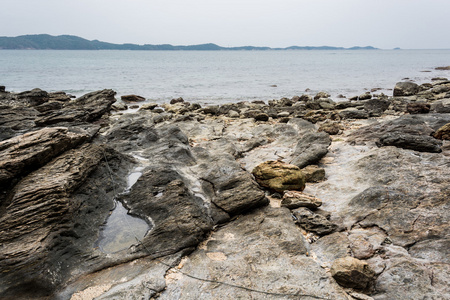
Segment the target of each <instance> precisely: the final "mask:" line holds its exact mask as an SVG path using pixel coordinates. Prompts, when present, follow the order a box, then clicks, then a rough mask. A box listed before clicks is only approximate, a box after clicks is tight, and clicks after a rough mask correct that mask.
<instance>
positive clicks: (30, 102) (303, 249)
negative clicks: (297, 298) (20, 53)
mask: <svg viewBox="0 0 450 300" xmlns="http://www.w3.org/2000/svg"><path fill="white" fill-rule="evenodd" d="M393 94H394V96H387V95H384V94H382V93H377V91H373V92H369V93H363V94H361V95H359V96H357V97H356V98H355V99H341V100H342V101H339V102H337V101H333V100H332V99H330V98H329V96H330V95H329V94H327V93H326V92H319V93H316V94H315V95H308V94H304V95H301V96H296V97H293V98H282V99H278V100H270V101H268V102H264V101H253V102H246V101H244V102H238V103H227V104H220V105H200V104H198V103H193V102H192V103H189V102H187V101H184V100H183V99H182V98H176V99H173V100H172V101H170V103H163V104H161V103H151V101H149V100H147V99H145V98H143V97H140V96H138V95H128V97H123V95H122V97H121V98H122V100H120V101H117V99H116V98H115V96H116V93H115V91H113V90H102V91H97V92H92V93H89V94H86V95H84V96H81V97H78V98H72V97H70V95H68V94H66V93H64V92H60V93H47V92H45V91H42V90H40V89H34V90H31V91H25V92H21V93H17V94H16V93H9V92H6V91H5V88H4V87H0V106H1V110H0V120H1V122H0V132H1V135H0V138H1V139H0V153H1V160H0V166H1V172H0V175H1V176H0V182H1V186H2V190H1V193H0V197H1V198H0V203H1V206H0V220H1V222H0V224H1V225H0V232H1V233H2V234H1V235H0V239H1V240H0V244H2V245H5V247H2V248H0V257H1V258H2V260H1V262H0V268H1V270H2V272H1V273H0V274H1V275H0V279H1V280H0V282H1V283H0V295H4V297H5V298H6V299H8V297H9V298H11V299H13V298H14V297H16V298H17V297H34V298H35V299H50V298H61V299H73V300H76V299H93V298H94V297H97V298H96V299H110V298H114V297H116V298H125V297H132V296H136V295H138V296H145V297H147V298H152V297H154V298H158V299H176V298H179V299H202V298H203V299H205V297H206V298H208V297H209V298H211V297H216V298H221V299H225V298H229V297H233V298H239V297H241V298H251V297H255V298H258V299H270V297H274V296H275V295H278V296H281V297H284V298H286V299H288V298H289V297H292V295H294V294H296V295H299V294H301V295H309V296H311V297H315V298H319V299H330V298H331V299H401V298H411V299H413V298H414V297H416V296H417V295H421V296H429V297H442V298H445V297H447V296H449V295H450V291H449V288H448V284H447V281H448V279H447V278H446V277H447V274H448V249H449V248H448V247H447V245H448V240H449V236H448V232H449V231H448V222H447V221H446V220H447V219H448V205H449V199H450V190H449V189H448V182H447V180H446V179H447V178H448V177H449V176H450V171H449V170H450V169H449V168H448V165H449V164H450V132H449V130H450V128H449V127H450V125H449V124H450V81H449V80H448V79H446V78H440V79H436V80H434V81H432V82H429V83H424V84H421V85H418V84H415V83H412V82H408V81H404V82H399V83H398V84H397V85H396V86H395V87H393ZM446 126H447V127H446ZM269 161H272V162H273V163H269V164H267V162H269ZM274 162H276V163H274ZM264 163H266V164H265V165H263V164H264ZM261 165H263V166H264V167H267V171H268V172H269V174H268V175H267V177H264V176H261V175H259V172H257V171H255V169H256V168H257V167H258V166H261ZM267 165H268V166H267ZM280 172H281V173H280ZM131 174H134V175H133V176H134V178H135V177H137V178H135V179H133V180H131V181H133V182H132V183H130V178H131V177H130V176H131ZM280 174H282V175H280ZM291 176H293V177H291ZM267 178H269V179H273V178H275V179H277V182H276V183H273V182H269V183H268V182H267V181H270V180H267ZM286 178H294V179H292V180H284V179H286ZM292 182H295V183H299V182H300V183H301V184H299V185H297V186H296V187H295V188H293V187H292V185H291V184H292ZM115 201H120V203H121V204H122V205H123V207H124V208H125V209H126V210H127V211H128V214H130V215H132V216H135V217H139V218H140V219H142V220H144V221H145V222H147V223H148V226H149V231H148V232H147V233H146V234H145V236H144V237H143V238H139V239H138V238H136V239H137V241H136V239H133V238H132V239H131V240H134V241H132V243H131V244H127V243H128V242H123V241H121V240H119V239H116V240H114V237H113V240H114V242H113V243H115V244H114V246H115V247H113V248H114V249H116V250H114V252H113V253H105V252H104V250H103V249H101V248H98V247H94V245H98V242H99V241H100V239H101V237H102V234H104V232H103V231H102V230H103V228H104V227H105V226H106V225H107V224H108V220H109V218H108V217H109V215H110V214H111V211H112V210H113V209H114V207H116V204H115V203H116V202H115ZM123 218H125V219H124V220H126V218H127V216H124V217H123ZM124 224H126V222H125V223H124ZM121 226H122V227H124V226H127V225H118V226H116V227H115V228H116V229H115V230H117V232H116V233H115V235H116V236H117V237H119V236H122V235H123V233H121V231H120V230H121V229H120V227H121ZM121 243H124V244H121ZM117 249H119V250H117ZM62 262H64V263H62ZM349 268H350V272H347V271H348V270H349ZM274 270H276V271H274ZM346 270H347V271H346ZM355 274H356V275H355ZM411 274H418V275H417V276H414V277H411ZM430 274H431V275H430ZM430 276H432V280H431V281H430ZM23 278H25V280H24V279H23ZM399 282H401V283H402V287H403V289H399V288H398V283H399ZM24 287H27V289H25V288H24Z"/></svg>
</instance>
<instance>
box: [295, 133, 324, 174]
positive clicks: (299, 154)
mask: <svg viewBox="0 0 450 300" xmlns="http://www.w3.org/2000/svg"><path fill="white" fill-rule="evenodd" d="M330 144H331V138H330V136H329V135H328V134H327V133H325V132H317V133H309V134H305V135H304V136H303V137H302V138H300V140H299V141H298V143H297V146H296V147H295V150H294V153H293V154H292V157H293V158H292V160H291V161H290V163H291V164H293V165H296V166H297V167H299V168H304V167H306V166H308V165H312V164H316V163H317V162H319V160H320V159H321V158H322V157H324V156H325V155H326V154H327V153H328V146H329V145H330Z"/></svg>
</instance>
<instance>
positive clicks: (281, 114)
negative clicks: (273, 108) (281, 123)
mask: <svg viewBox="0 0 450 300" xmlns="http://www.w3.org/2000/svg"><path fill="white" fill-rule="evenodd" d="M289 115H290V113H289V112H288V111H282V112H280V113H278V114H277V117H278V118H286V117H289Z"/></svg>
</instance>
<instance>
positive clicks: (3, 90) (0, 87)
mask: <svg viewBox="0 0 450 300" xmlns="http://www.w3.org/2000/svg"><path fill="white" fill-rule="evenodd" d="M5 90H6V87H5V86H4V85H0V92H1V93H4V92H5Z"/></svg>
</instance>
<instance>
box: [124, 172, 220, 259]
mask: <svg viewBox="0 0 450 300" xmlns="http://www.w3.org/2000/svg"><path fill="white" fill-rule="evenodd" d="M181 179H182V177H181V176H180V175H178V173H177V172H176V171H174V170H173V169H172V167H170V166H164V165H159V166H158V165H154V166H152V167H151V168H149V169H148V170H147V171H146V173H144V174H143V175H142V177H140V178H139V180H138V181H137V182H136V184H135V185H134V186H133V187H132V189H131V191H130V193H129V194H126V195H123V196H122V201H124V202H125V203H126V204H127V206H128V207H129V209H130V212H131V213H133V214H135V215H138V216H141V217H145V218H151V220H152V223H153V224H154V226H153V228H152V230H151V231H150V232H149V233H148V234H147V235H146V236H145V237H144V239H143V241H142V244H141V245H139V246H138V248H137V249H138V250H139V251H143V252H145V253H147V254H148V255H154V256H163V255H169V254H174V253H176V252H178V251H179V250H182V249H184V248H188V247H193V246H196V245H197V244H198V243H200V241H202V240H203V238H204V236H205V234H206V233H207V232H208V231H209V230H211V229H212V226H213V220H212V218H211V217H210V215H209V214H208V213H207V210H206V207H205V205H204V203H203V200H202V199H201V198H199V197H197V196H195V195H193V194H192V193H191V192H190V191H189V190H188V189H187V187H186V185H185V184H184V183H183V181H182V180H181Z"/></svg>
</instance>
